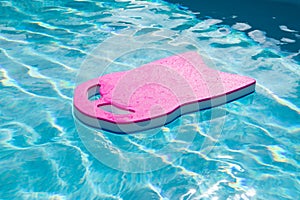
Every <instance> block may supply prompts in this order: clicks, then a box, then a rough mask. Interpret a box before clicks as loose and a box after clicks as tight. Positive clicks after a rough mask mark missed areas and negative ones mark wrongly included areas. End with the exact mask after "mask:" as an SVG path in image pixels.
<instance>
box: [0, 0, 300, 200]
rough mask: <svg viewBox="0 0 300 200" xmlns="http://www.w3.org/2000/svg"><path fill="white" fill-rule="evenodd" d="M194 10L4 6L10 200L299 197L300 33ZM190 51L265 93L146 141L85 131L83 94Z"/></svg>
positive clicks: (1, 193) (4, 156)
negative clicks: (94, 82)
mask: <svg viewBox="0 0 300 200" xmlns="http://www.w3.org/2000/svg"><path fill="white" fill-rule="evenodd" d="M268 2H270V1H268ZM195 5H196V4H195ZM183 6H184V5H182V6H178V5H176V4H172V3H170V2H163V1H150V0H149V1H126V0H124V1H123V0H118V1H111V0H106V1H96V0H80V1H79V0H78V1H74V0H57V1H54V0H44V1H42V0H36V1H27V0H25V1H3V0H0V77H1V78H0V80H1V84H0V88H1V89H0V106H1V107H0V199H107V200H108V199H124V200H127V199H143V200H144V199H145V200H147V199H171V200H173V199H184V200H187V199H298V198H299V196H300V182H299V181H300V176H299V174H300V173H299V170H300V163H299V160H300V157H299V155H300V115H299V114H300V108H299V107H300V100H299V94H300V87H299V83H300V79H299V75H300V64H299V59H298V56H299V32H298V31H299V29H297V28H294V27H291V25H290V24H281V25H280V27H279V28H281V30H282V29H283V30H285V32H287V34H288V35H289V36H290V40H287V39H288V38H286V40H285V42H284V41H280V40H279V39H278V38H276V37H277V35H276V36H274V37H273V35H272V32H271V30H270V29H266V30H262V29H260V27H256V26H255V25H254V24H251V23H249V24H247V22H245V21H243V20H242V21H239V15H237V17H234V18H232V19H231V21H230V22H228V21H226V19H222V18H221V17H220V16H219V15H217V16H215V17H214V16H213V13H210V14H211V16H204V15H201V13H200V14H195V13H194V12H197V10H193V8H192V7H191V6H190V5H186V6H188V7H189V8H190V9H186V8H184V7H183ZM295 6H297V5H295ZM216 9H218V10H222V7H218V6H216ZM235 20H236V21H235ZM258 20H259V19H258ZM293 20H295V19H293ZM249 26H251V28H249ZM265 31H267V32H265ZM292 40H294V42H292ZM288 41H289V42H290V43H291V44H293V45H292V46H289V47H288V48H285V47H284V45H285V44H286V43H288ZM185 50H197V51H199V52H200V53H202V54H203V55H204V56H205V58H206V59H207V61H208V63H209V64H210V66H211V67H214V68H216V69H219V70H222V71H227V72H231V73H238V74H241V75H246V76H250V77H253V78H255V79H256V80H257V87H256V92H255V93H254V94H251V95H249V96H247V97H244V98H242V99H239V100H237V101H234V102H231V103H229V104H227V105H224V106H220V107H218V108H214V109H211V110H205V111H200V112H196V113H192V114H188V115H185V116H182V117H180V118H179V119H177V120H176V121H174V122H173V123H171V124H169V125H166V126H165V127H162V128H159V129H154V130H150V131H147V132H145V133H139V134H134V135H122V136H119V135H114V134H111V133H109V132H104V131H95V130H93V129H89V128H88V127H86V126H84V125H82V124H80V123H79V122H78V121H76V120H75V119H74V117H73V113H72V97H73V90H74V88H75V86H76V85H77V84H78V83H80V82H82V81H84V80H87V79H89V78H92V77H95V76H98V75H99V70H102V71H101V73H111V72H114V71H121V70H127V69H131V68H135V67H138V66H139V65H141V64H143V63H147V62H149V61H152V60H155V59H158V58H161V57H165V56H168V55H171V54H172V53H176V52H182V51H185ZM107 52H109V53H107ZM106 53H107V54H106ZM104 66H106V68H105V69H104Z"/></svg>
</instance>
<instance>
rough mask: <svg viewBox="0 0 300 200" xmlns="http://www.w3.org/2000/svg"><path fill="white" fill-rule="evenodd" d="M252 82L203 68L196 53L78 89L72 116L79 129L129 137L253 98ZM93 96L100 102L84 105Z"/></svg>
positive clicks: (107, 76) (88, 102)
mask: <svg viewBox="0 0 300 200" xmlns="http://www.w3.org/2000/svg"><path fill="white" fill-rule="evenodd" d="M254 90H255V80H254V79H252V78H249V77H245V76H240V75H236V74H230V73H225V72H220V71H217V70H215V69H212V68H209V67H207V66H206V64H205V63H204V62H203V60H202V58H201V56H200V55H199V54H198V53H197V52H187V53H183V54H178V55H174V56H171V57H167V58H163V59H160V60H157V61H154V62H151V63H148V64H146V65H143V66H141V67H138V68H136V69H133V70H130V71H125V72H116V73H111V74H106V75H104V76H100V77H98V78H95V79H92V80H89V81H87V82H84V83H82V84H80V85H78V86H77V87H76V89H75V92H74V101H73V103H74V114H75V116H76V117H77V118H78V119H79V120H80V121H81V122H83V123H84V124H86V125H88V126H91V127H94V128H99V129H103V130H107V131H111V132H114V133H132V132H137V131H143V130H147V129H151V128H155V127H159V126H163V125H165V124H167V123H170V122H171V121H173V120H174V119H176V118H177V117H179V116H181V115H183V114H186V113H190V112H195V111H198V110H202V109H208V108H211V107H215V106H218V105H221V104H224V103H227V102H230V101H233V100H235V99H238V98H240V97H243V96H245V95H247V94H250V93H252V92H254ZM97 94H100V95H101V98H99V99H96V100H94V101H92V100H90V99H91V97H92V96H95V95H97Z"/></svg>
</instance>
